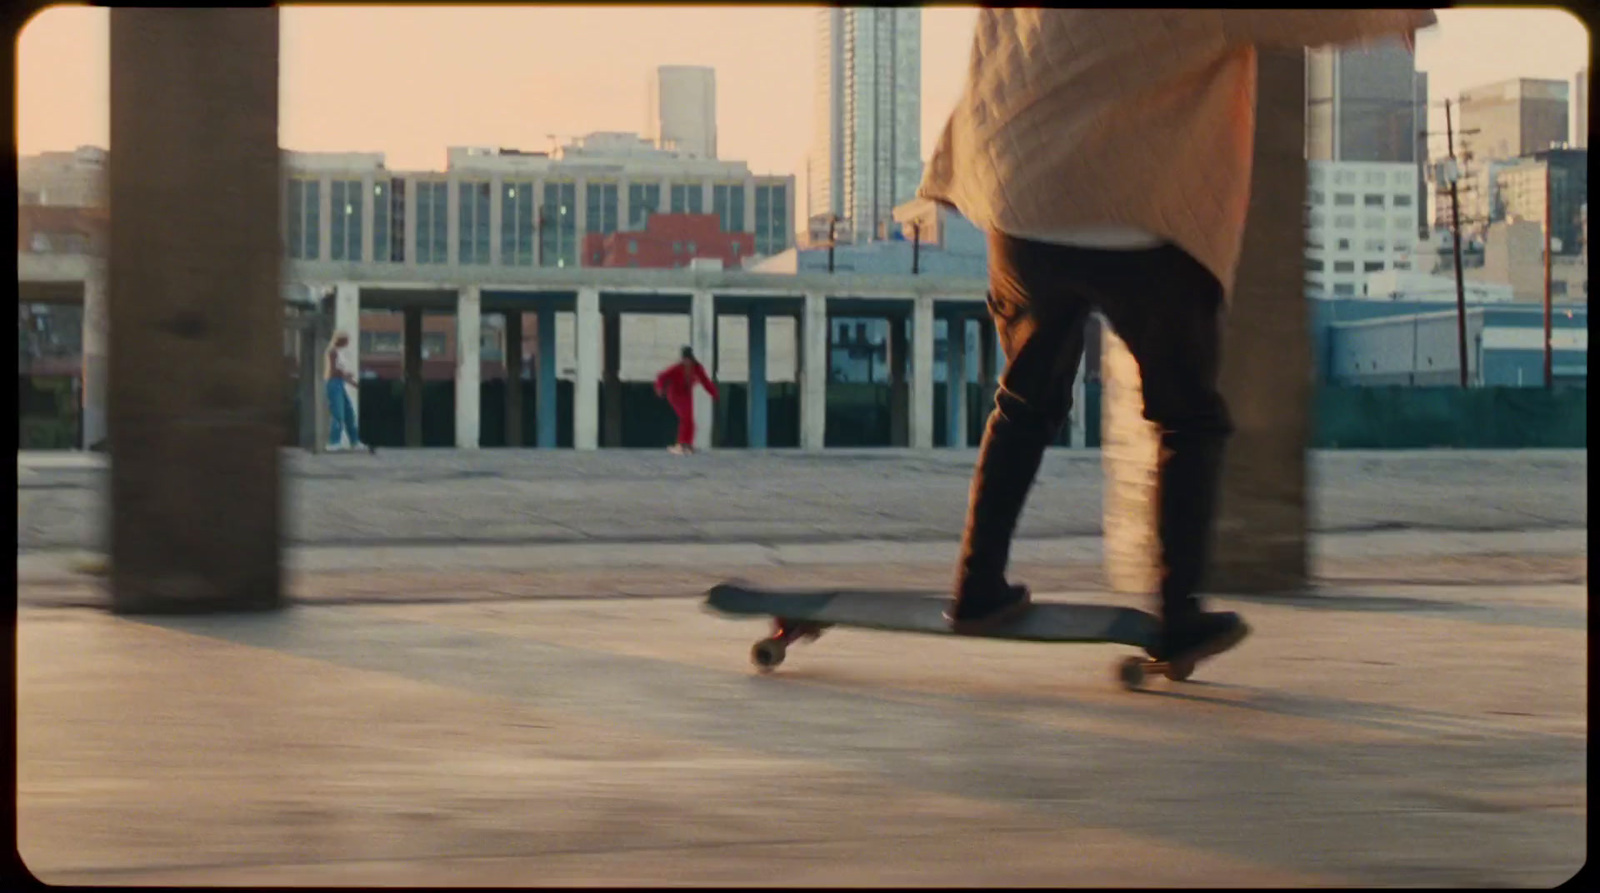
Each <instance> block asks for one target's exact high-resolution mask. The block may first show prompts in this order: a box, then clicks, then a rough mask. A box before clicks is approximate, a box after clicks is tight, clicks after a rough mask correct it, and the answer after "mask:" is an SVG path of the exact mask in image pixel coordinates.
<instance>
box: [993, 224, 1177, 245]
mask: <svg viewBox="0 0 1600 893" xmlns="http://www.w3.org/2000/svg"><path fill="white" fill-rule="evenodd" d="M1013 235H1015V236H1017V237H1018V238H1020V239H1029V240H1031V241H1034V242H1049V243H1051V244H1052V245H1069V246H1071V247H1073V248H1093V249H1096V250H1100V251H1143V250H1146V249H1150V248H1159V247H1161V245H1162V244H1163V243H1164V242H1165V241H1166V240H1165V239H1162V238H1161V237H1160V236H1157V235H1155V234H1154V233H1151V232H1149V231H1148V230H1144V229H1141V228H1139V227H1137V226H1116V225H1111V224H1107V225H1105V226H1086V227H1081V228H1076V229H1070V230H1062V231H1059V232H1048V233H1014V234H1013Z"/></svg>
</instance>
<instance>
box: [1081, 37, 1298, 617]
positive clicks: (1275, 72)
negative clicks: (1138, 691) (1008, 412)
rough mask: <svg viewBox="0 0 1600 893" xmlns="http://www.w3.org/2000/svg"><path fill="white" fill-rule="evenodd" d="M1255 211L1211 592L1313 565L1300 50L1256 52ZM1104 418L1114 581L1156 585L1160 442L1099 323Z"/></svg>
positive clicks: (1282, 585)
mask: <svg viewBox="0 0 1600 893" xmlns="http://www.w3.org/2000/svg"><path fill="white" fill-rule="evenodd" d="M1259 66H1260V69H1259V71H1260V75H1259V86H1258V88H1257V89H1258V93H1257V100H1256V133H1255V164H1254V171H1253V175H1252V183H1251V199H1250V214H1249V220H1248V223H1247V225H1246V228H1245V238H1244V254H1243V256H1242V258H1241V261H1240V267H1239V274H1238V281H1237V283H1236V286H1235V289H1234V293H1233V297H1232V305H1231V308H1230V311H1229V313H1228V314H1227V316H1226V317H1225V319H1224V327H1223V339H1222V340H1223V350H1222V358H1223V359H1222V372H1221V380H1222V386H1221V390H1222V394H1223V396H1224V398H1226V400H1227V401H1228V405H1229V410H1230V412H1231V413H1232V417H1233V422H1234V426H1235V433H1234V436H1233V438H1232V439H1231V440H1230V441H1229V444H1228V451H1227V459H1226V462H1225V466H1224V471H1223V482H1222V494H1221V506H1220V512H1219V516H1218V520H1217V526H1216V534H1217V537H1216V540H1215V548H1214V550H1213V552H1212V562H1211V568H1210V573H1209V574H1208V576H1207V581H1206V584H1205V588H1206V589H1207V590H1210V591H1223V592H1249V591H1290V590H1294V589H1298V588H1300V587H1301V586H1303V585H1304V584H1305V582H1306V579H1307V576H1308V570H1307V564H1308V562H1307V540H1306V524H1307V509H1308V506H1307V502H1306V454H1305V451H1306V445H1307V444H1308V443H1309V442H1310V402H1311V396H1312V394H1311V388H1312V378H1313V370H1312V363H1311V347H1310V330H1309V327H1308V321H1307V313H1308V312H1309V308H1308V305H1307V303H1306V302H1305V301H1288V302H1285V301H1283V300H1282V297H1283V295H1285V294H1296V295H1298V294H1300V292H1301V289H1302V287H1303V283H1302V280H1303V272H1302V265H1301V263H1300V258H1301V256H1302V255H1303V253H1304V235H1303V232H1302V228H1301V226H1300V222H1301V217H1302V213H1303V207H1302V206H1303V202H1304V195H1305V186H1306V184H1305V175H1306V167H1305V156H1304V139H1305V79H1304V67H1305V54H1304V53H1303V52H1300V51H1287V52H1266V51H1263V52H1262V53H1261V54H1260V57H1259ZM1106 331H1107V334H1106V336H1105V338H1104V342H1103V343H1104V354H1103V358H1102V373H1101V380H1102V387H1103V391H1102V394H1103V396H1102V399H1101V430H1102V440H1101V443H1102V448H1101V449H1102V456H1103V457H1104V462H1105V469H1106V489H1105V555H1106V558H1105V560H1106V574H1107V577H1108V579H1109V580H1110V582H1111V585H1112V588H1113V589H1116V590H1118V591H1123V592H1153V591H1155V590H1156V589H1157V588H1158V587H1159V576H1158V560H1157V559H1158V555H1159V553H1158V551H1157V546H1156V538H1155V524H1156V514H1155V502H1154V496H1155V468H1156V459H1157V453H1158V450H1159V442H1158V436H1157V432H1156V431H1155V429H1154V426H1152V425H1150V424H1149V423H1147V422H1145V421H1144V420H1143V418H1141V417H1140V413H1141V412H1142V406H1143V400H1142V398H1141V396H1140V392H1139V378H1138V369H1137V366H1136V364H1134V362H1133V359H1132V356H1131V355H1130V354H1129V353H1128V352H1127V348H1126V346H1125V345H1124V344H1123V343H1122V342H1121V340H1120V339H1118V338H1117V337H1116V336H1115V335H1114V334H1112V333H1110V330H1109V328H1107V330H1106Z"/></svg>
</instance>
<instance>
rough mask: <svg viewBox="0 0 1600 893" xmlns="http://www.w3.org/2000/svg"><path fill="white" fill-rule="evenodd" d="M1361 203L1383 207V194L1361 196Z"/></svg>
mask: <svg viewBox="0 0 1600 893" xmlns="http://www.w3.org/2000/svg"><path fill="white" fill-rule="evenodd" d="M1361 203H1362V204H1363V205H1366V206H1367V207H1369V208H1381V207H1383V196H1381V195H1366V196H1362V197H1361Z"/></svg>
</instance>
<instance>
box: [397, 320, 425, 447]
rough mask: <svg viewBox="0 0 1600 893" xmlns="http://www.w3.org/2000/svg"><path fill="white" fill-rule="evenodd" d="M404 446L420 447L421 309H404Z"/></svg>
mask: <svg viewBox="0 0 1600 893" xmlns="http://www.w3.org/2000/svg"><path fill="white" fill-rule="evenodd" d="M402 350H403V351H404V357H405V366H404V369H405V372H404V374H405V385H406V392H405V409H406V446H408V447H420V446H422V381H423V379H422V308H421V307H407V308H406V309H405V335H404V344H403V347H402Z"/></svg>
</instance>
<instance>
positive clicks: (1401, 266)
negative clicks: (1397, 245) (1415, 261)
mask: <svg viewBox="0 0 1600 893" xmlns="http://www.w3.org/2000/svg"><path fill="white" fill-rule="evenodd" d="M1394 268H1395V269H1396V270H1409V269H1411V262H1410V261H1405V260H1397V261H1395V262H1394Z"/></svg>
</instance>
